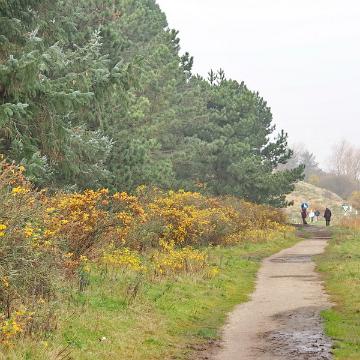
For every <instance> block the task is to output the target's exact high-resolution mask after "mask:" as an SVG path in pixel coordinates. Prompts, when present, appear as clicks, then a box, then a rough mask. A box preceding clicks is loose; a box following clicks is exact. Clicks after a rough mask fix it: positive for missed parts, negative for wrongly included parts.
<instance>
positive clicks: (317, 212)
mask: <svg viewBox="0 0 360 360" xmlns="http://www.w3.org/2000/svg"><path fill="white" fill-rule="evenodd" d="M315 216H316V221H319V216H320V211H319V210H316V211H315Z"/></svg>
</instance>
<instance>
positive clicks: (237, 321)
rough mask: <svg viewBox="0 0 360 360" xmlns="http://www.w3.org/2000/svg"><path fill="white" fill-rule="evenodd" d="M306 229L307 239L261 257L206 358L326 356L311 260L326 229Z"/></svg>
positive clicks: (320, 296) (322, 305) (323, 300)
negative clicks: (251, 288)
mask: <svg viewBox="0 0 360 360" xmlns="http://www.w3.org/2000/svg"><path fill="white" fill-rule="evenodd" d="M306 232H307V233H308V234H309V236H310V237H311V238H310V239H308V240H304V241H301V242H299V243H298V244H296V245H295V246H293V247H291V248H289V249H286V250H283V251H281V252H279V253H277V254H275V255H273V256H271V257H269V258H267V259H265V260H264V261H263V263H262V266H261V269H260V271H259V273H258V279H257V285H256V290H255V292H254V293H253V294H252V296H251V299H250V301H249V302H247V303H244V304H241V305H239V306H237V307H236V308H235V310H234V311H233V312H232V313H231V314H230V316H229V319H228V323H227V325H226V326H225V327H224V329H223V333H222V341H221V344H220V347H219V348H218V349H217V350H216V351H215V350H214V351H213V353H212V355H210V354H209V355H208V356H206V358H207V359H212V360H252V359H257V360H265V359H266V360H267V359H278V360H291V359H297V360H303V359H304V360H305V359H306V360H320V359H332V356H331V341H330V339H329V338H327V337H326V336H325V335H324V331H323V326H322V320H321V317H320V312H321V311H322V310H324V309H327V308H329V307H330V306H331V304H330V302H329V299H328V297H327V295H326V293H325V291H324V288H323V284H322V281H321V279H320V277H319V275H318V274H317V273H316V271H315V264H314V262H313V260H312V257H313V256H315V255H318V254H321V253H323V251H324V249H325V247H326V245H327V241H328V239H329V234H328V233H327V232H326V230H325V229H323V228H318V227H307V228H306ZM239 281H241V278H240V279H239Z"/></svg>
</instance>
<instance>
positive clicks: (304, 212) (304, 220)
mask: <svg viewBox="0 0 360 360" xmlns="http://www.w3.org/2000/svg"><path fill="white" fill-rule="evenodd" d="M301 218H302V221H303V225H307V222H306V218H307V211H306V209H305V208H302V209H301Z"/></svg>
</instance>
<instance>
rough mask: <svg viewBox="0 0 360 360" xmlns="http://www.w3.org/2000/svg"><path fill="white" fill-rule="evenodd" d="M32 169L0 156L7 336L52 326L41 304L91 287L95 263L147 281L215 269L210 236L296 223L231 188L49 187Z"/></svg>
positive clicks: (263, 231) (1, 317) (267, 231)
mask: <svg viewBox="0 0 360 360" xmlns="http://www.w3.org/2000/svg"><path fill="white" fill-rule="evenodd" d="M25 173H26V170H25V169H24V167H22V166H16V165H15V164H9V163H7V162H6V161H5V160H0V201H1V203H2V207H1V208H0V238H1V240H0V254H1V257H0V341H1V342H3V343H9V342H11V340H12V339H14V338H16V337H17V336H19V335H21V334H23V333H25V332H33V331H42V330H44V331H45V330H46V331H50V330H51V329H52V327H53V326H56V316H55V315H54V314H55V312H54V311H44V309H49V308H50V307H51V306H52V305H51V304H53V303H55V302H54V301H53V300H54V299H56V297H57V296H59V294H65V293H66V291H64V289H65V290H66V289H67V287H71V286H73V287H74V286H77V291H84V290H85V289H86V286H88V284H89V282H90V279H91V276H90V275H91V274H90V273H91V271H92V269H94V270H96V269H97V268H98V267H100V268H105V269H111V271H113V272H116V271H118V272H119V273H121V274H122V275H124V274H125V271H126V272H133V273H134V276H133V278H136V277H137V276H138V275H141V276H139V277H141V278H144V277H145V278H146V279H147V280H148V281H152V279H155V278H158V279H160V280H161V278H162V277H164V276H172V275H176V274H180V273H188V274H194V273H202V274H203V275H204V276H205V277H208V278H212V277H214V276H217V274H218V273H219V269H218V268H217V267H211V266H210V265H209V264H208V259H207V255H206V246H209V245H228V244H236V243H239V242H246V241H247V242H249V241H251V242H258V241H271V240H272V239H274V238H275V237H278V236H281V235H282V234H285V233H287V232H289V231H290V229H289V228H288V227H287V226H284V225H283V224H284V222H285V218H284V215H283V214H282V212H281V211H279V210H276V209H273V208H270V207H266V206H260V205H254V204H251V203H248V202H245V201H243V200H240V199H237V198H233V197H228V198H211V197H207V196H204V195H201V194H199V193H194V192H186V191H170V192H162V191H160V190H159V189H147V188H146V187H140V188H139V189H138V190H137V191H136V193H135V194H134V195H130V194H127V193H125V192H117V193H114V194H112V193H110V192H109V190H107V189H100V190H97V191H95V190H85V191H83V192H77V193H61V192H58V193H55V194H54V195H49V194H48V193H47V192H46V191H38V190H36V189H33V187H32V185H31V183H29V182H28V181H27V180H26V178H25V176H24V174H25ZM75 284H77V285H75ZM59 288H61V289H62V291H59ZM136 288H137V287H136ZM25 308H26V309H29V310H26V311H25V310H24V311H25V312H21V311H20V312H19V309H25ZM46 314H47V315H46ZM50 314H51V315H50ZM51 316H52V317H51Z"/></svg>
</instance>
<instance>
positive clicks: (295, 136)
mask: <svg viewBox="0 0 360 360" xmlns="http://www.w3.org/2000/svg"><path fill="white" fill-rule="evenodd" d="M158 3H159V5H160V6H161V8H162V9H163V10H164V11H165V13H166V14H167V17H168V22H169V26H170V27H171V28H175V29H177V30H179V31H180V34H179V36H180V38H181V45H182V51H183V52H185V51H189V52H190V53H191V54H192V55H193V56H194V57H195V66H194V70H195V72H198V73H200V74H202V75H206V74H207V72H208V70H209V69H210V68H213V69H217V68H220V67H221V68H223V69H225V72H226V74H227V77H230V78H233V79H236V80H239V81H241V80H244V81H245V83H246V84H247V85H248V86H249V87H250V88H251V89H252V90H257V91H259V92H260V94H261V95H262V96H263V97H264V98H265V99H266V100H267V101H268V103H269V105H270V106H271V108H272V112H273V115H274V120H275V122H276V124H277V125H278V128H283V129H285V130H286V131H287V132H288V133H289V135H290V141H291V142H294V143H297V142H302V143H304V144H305V146H306V147H307V148H308V149H309V150H310V151H312V152H314V153H315V155H316V156H317V158H318V160H320V161H321V162H322V164H325V160H326V158H327V154H328V152H329V149H330V148H331V146H332V145H333V144H334V143H336V142H338V141H339V140H341V139H342V138H346V139H348V140H349V141H351V142H352V143H353V144H354V145H360V141H359V137H360V2H359V0H301V1H300V0H291V1H289V0H221V1H217V0H191V1H190V0H158Z"/></svg>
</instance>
